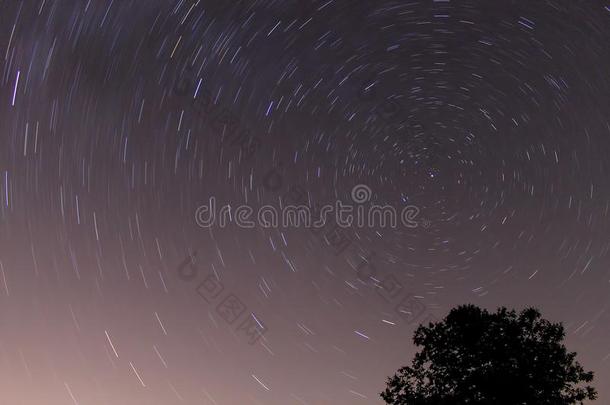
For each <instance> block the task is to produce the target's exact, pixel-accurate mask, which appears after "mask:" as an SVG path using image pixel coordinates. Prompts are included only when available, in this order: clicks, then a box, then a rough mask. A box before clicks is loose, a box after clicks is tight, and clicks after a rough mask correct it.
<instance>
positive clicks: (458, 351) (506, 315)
mask: <svg viewBox="0 0 610 405" xmlns="http://www.w3.org/2000/svg"><path fill="white" fill-rule="evenodd" d="M564 336H565V332H564V328H563V326H562V325H561V324H559V323H551V322H549V321H547V320H545V319H543V318H542V317H541V315H540V312H539V311H538V310H536V309H533V308H528V309H525V310H523V311H522V312H520V313H517V312H515V311H514V310H513V311H508V310H507V309H506V308H500V309H498V310H497V311H496V312H495V313H490V312H488V311H487V310H484V309H481V308H478V307H476V306H473V305H465V306H460V307H457V308H454V309H452V310H451V311H450V312H449V314H448V315H447V317H446V318H445V319H444V320H442V321H440V322H436V323H430V324H429V325H428V326H424V325H420V326H419V328H417V330H416V331H415V334H414V337H413V342H414V343H415V345H416V346H418V347H421V348H422V350H421V351H420V352H418V353H417V354H416V355H415V358H414V359H413V362H412V364H411V366H408V367H403V368H401V369H400V370H398V373H397V374H395V375H394V376H393V377H390V378H388V381H387V388H386V390H385V391H384V392H382V393H381V397H382V398H383V399H384V400H385V401H386V403H388V404H393V405H432V404H433V405H449V404H451V405H461V404H498V405H504V404H505V405H509V404H510V405H523V404H527V405H546V404H548V405H568V404H582V403H583V401H584V400H587V399H591V400H593V399H596V397H597V392H596V391H595V389H594V388H593V387H591V386H589V385H585V384H584V383H589V382H591V381H593V373H592V372H585V371H584V369H583V368H582V366H581V365H580V364H579V363H578V362H577V361H575V357H576V353H572V352H568V351H567V350H566V348H565V346H564V345H563V344H562V340H563V338H564Z"/></svg>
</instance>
